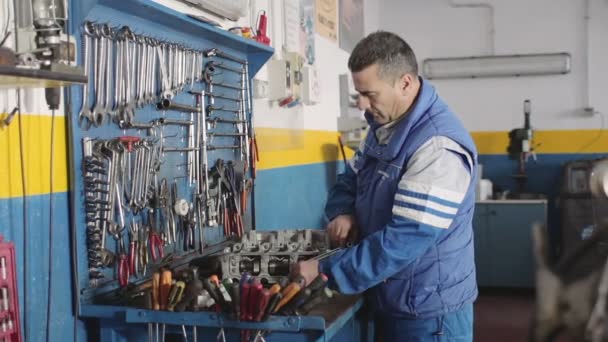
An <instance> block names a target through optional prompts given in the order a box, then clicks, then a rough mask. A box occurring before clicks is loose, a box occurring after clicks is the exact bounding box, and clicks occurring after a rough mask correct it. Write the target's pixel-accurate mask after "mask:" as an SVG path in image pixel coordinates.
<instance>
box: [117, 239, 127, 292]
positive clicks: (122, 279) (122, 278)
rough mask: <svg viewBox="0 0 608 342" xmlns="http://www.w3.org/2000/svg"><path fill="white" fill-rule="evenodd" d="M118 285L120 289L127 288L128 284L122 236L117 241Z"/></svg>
mask: <svg viewBox="0 0 608 342" xmlns="http://www.w3.org/2000/svg"><path fill="white" fill-rule="evenodd" d="M117 260H118V261H117V262H118V284H120V287H127V284H129V264H128V263H127V254H126V251H125V243H124V240H123V238H122V235H121V236H120V238H119V239H118V259H117Z"/></svg>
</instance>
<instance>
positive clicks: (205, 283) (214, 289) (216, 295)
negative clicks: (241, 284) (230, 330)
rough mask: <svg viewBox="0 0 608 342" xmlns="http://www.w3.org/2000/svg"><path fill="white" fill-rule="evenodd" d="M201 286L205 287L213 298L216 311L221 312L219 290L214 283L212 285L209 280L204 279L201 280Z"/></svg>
mask: <svg viewBox="0 0 608 342" xmlns="http://www.w3.org/2000/svg"><path fill="white" fill-rule="evenodd" d="M203 286H204V287H205V289H206V290H207V292H209V295H210V296H211V298H213V300H214V301H215V303H216V304H217V305H218V308H217V309H218V311H221V309H223V305H222V295H221V293H219V289H218V288H217V286H215V283H213V282H212V281H211V279H210V278H206V279H205V280H203Z"/></svg>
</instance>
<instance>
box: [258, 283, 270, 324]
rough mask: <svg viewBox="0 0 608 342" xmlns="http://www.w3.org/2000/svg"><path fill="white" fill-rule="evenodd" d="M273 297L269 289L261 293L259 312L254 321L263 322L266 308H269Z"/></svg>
mask: <svg viewBox="0 0 608 342" xmlns="http://www.w3.org/2000/svg"><path fill="white" fill-rule="evenodd" d="M271 297H272V295H271V294H270V290H268V289H263V290H262V292H261V293H260V295H259V301H258V312H257V314H256V315H255V317H254V320H255V321H256V322H259V321H261V320H262V317H264V314H265V313H266V307H267V306H268V304H269V302H270V298H271Z"/></svg>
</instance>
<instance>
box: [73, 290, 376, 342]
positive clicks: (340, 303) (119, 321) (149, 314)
mask: <svg viewBox="0 0 608 342" xmlns="http://www.w3.org/2000/svg"><path fill="white" fill-rule="evenodd" d="M362 306H363V299H362V298H360V297H358V296H339V297H338V298H335V299H334V300H333V301H332V302H331V303H329V304H325V305H321V306H319V307H318V308H316V309H314V310H313V311H312V312H311V313H310V315H309V316H303V317H297V316H271V318H270V319H269V320H268V321H267V322H263V323H257V322H239V321H234V320H232V319H230V318H229V317H227V316H226V315H223V314H217V313H212V312H181V313H175V312H163V311H150V310H141V309H134V308H125V307H115V306H103V305H84V306H82V316H83V317H91V318H95V319H98V320H99V328H100V335H99V338H100V340H101V341H104V342H106V341H107V342H121V341H130V342H131V341H134V342H135V341H142V342H143V341H148V323H152V327H153V331H154V329H155V327H156V325H155V324H157V323H158V324H159V330H160V331H162V325H163V324H165V329H166V341H172V340H177V341H183V333H182V328H181V326H182V325H184V326H185V327H186V328H185V329H186V332H187V336H188V341H193V329H194V328H193V327H194V326H196V327H197V338H198V340H199V341H215V340H216V337H217V335H218V333H219V331H220V329H221V328H223V329H224V331H225V334H226V340H227V341H239V340H240V337H239V336H240V332H241V331H242V330H246V329H249V330H251V331H252V333H251V334H252V336H254V334H255V332H256V331H257V330H267V331H271V333H269V334H266V335H264V339H265V340H266V341H269V342H270V341H290V342H300V341H344V342H346V341H349V342H350V341H370V342H371V341H373V325H372V324H368V322H371V321H370V320H368V318H367V317H366V316H365V314H364V312H363V311H362V310H361V308H362Z"/></svg>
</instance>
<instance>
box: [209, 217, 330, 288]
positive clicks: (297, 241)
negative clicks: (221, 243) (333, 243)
mask: <svg viewBox="0 0 608 342" xmlns="http://www.w3.org/2000/svg"><path fill="white" fill-rule="evenodd" d="M328 249H329V238H328V236H327V234H326V232H325V230H319V229H300V230H278V231H265V232H260V231H249V232H247V233H246V234H245V235H244V236H243V237H242V238H241V240H240V241H237V242H235V243H233V244H232V245H231V246H230V247H228V248H227V249H226V250H225V251H224V253H223V255H222V256H221V257H220V261H221V267H222V276H223V277H224V278H233V279H240V278H241V274H242V273H243V272H249V273H250V274H251V275H253V276H256V277H258V278H260V279H261V281H262V282H268V283H275V282H277V281H278V280H279V278H281V277H284V276H288V275H289V272H290V271H291V265H293V264H294V263H296V262H298V261H300V260H305V259H309V258H311V257H313V256H315V255H317V254H319V253H323V252H325V251H327V250H328Z"/></svg>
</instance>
